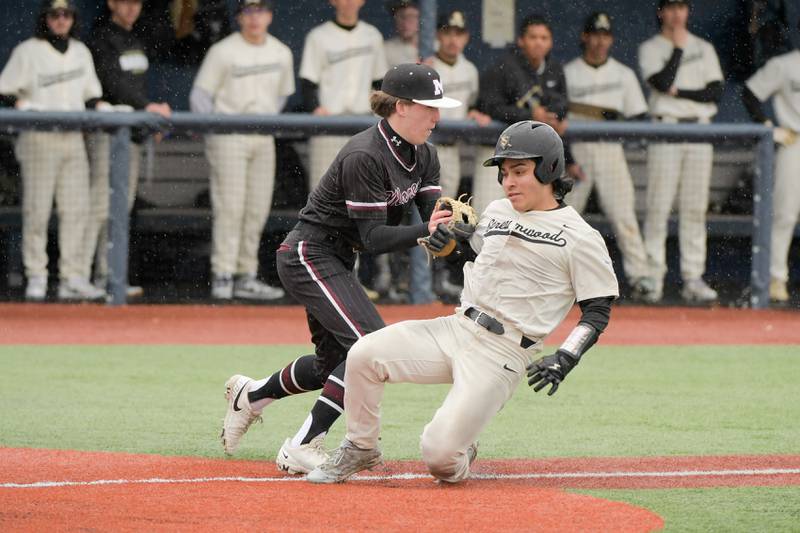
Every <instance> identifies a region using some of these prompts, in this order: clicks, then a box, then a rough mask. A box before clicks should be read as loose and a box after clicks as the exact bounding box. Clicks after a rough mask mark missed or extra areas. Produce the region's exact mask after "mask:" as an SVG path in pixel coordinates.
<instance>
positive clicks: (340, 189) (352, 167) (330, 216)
mask: <svg viewBox="0 0 800 533" xmlns="http://www.w3.org/2000/svg"><path fill="white" fill-rule="evenodd" d="M440 195H441V187H440V186H439V159H438V157H437V156H436V149H435V148H434V147H433V145H431V144H428V143H425V144H422V145H419V146H413V145H409V144H408V143H406V141H405V140H403V139H402V138H401V137H400V136H399V135H398V134H397V133H395V132H394V131H393V130H392V129H391V127H390V126H389V124H388V122H387V121H386V120H381V121H380V122H379V123H378V124H376V125H375V126H372V127H371V128H369V129H367V130H364V131H362V132H361V133H358V134H356V135H354V136H353V137H352V138H351V139H350V140H349V141H348V143H347V144H346V145H345V146H344V148H342V150H341V151H340V152H339V154H338V155H337V156H336V158H335V159H334V160H333V163H331V166H330V167H329V168H328V170H327V172H325V175H324V176H323V177H322V179H321V181H320V183H319V185H318V186H317V188H316V189H314V191H312V192H311V194H310V195H309V197H308V202H307V203H306V206H305V207H304V208H303V209H302V210H301V211H300V217H299V218H300V220H301V221H302V222H307V223H311V224H315V225H317V226H323V227H326V228H330V229H331V230H332V231H335V232H338V233H339V234H341V235H342V236H343V237H344V238H345V239H347V241H348V242H349V243H350V244H352V245H353V246H354V247H356V248H359V249H361V248H363V243H362V240H361V236H360V234H359V230H358V225H357V221H358V220H373V221H377V222H379V223H381V224H384V225H388V226H397V225H398V224H400V222H401V220H402V219H403V216H404V215H405V213H406V212H407V211H408V210H409V209H410V207H411V202H412V201H414V202H416V203H417V205H418V207H419V208H420V212H421V213H422V217H423V219H424V220H427V218H428V217H430V212H431V209H432V206H433V202H435V200H436V199H437V198H438V197H439V196H440Z"/></svg>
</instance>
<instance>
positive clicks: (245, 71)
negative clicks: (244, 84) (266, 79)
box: [231, 63, 281, 78]
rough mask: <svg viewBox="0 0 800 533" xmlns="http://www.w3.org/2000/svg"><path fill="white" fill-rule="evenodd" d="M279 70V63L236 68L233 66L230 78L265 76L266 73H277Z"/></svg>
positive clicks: (236, 66)
mask: <svg viewBox="0 0 800 533" xmlns="http://www.w3.org/2000/svg"><path fill="white" fill-rule="evenodd" d="M280 70H281V64H280V63H269V64H266V65H249V66H238V65H234V67H233V68H232V69H231V76H232V77H234V78H244V77H246V76H257V75H259V74H266V73H267V72H279V71H280Z"/></svg>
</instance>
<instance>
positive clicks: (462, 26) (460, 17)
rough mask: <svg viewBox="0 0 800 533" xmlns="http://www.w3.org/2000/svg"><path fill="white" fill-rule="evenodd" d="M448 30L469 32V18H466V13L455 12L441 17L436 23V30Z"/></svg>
mask: <svg viewBox="0 0 800 533" xmlns="http://www.w3.org/2000/svg"><path fill="white" fill-rule="evenodd" d="M447 28H455V29H457V30H462V31H467V18H466V17H465V16H464V12H463V11H459V10H455V11H449V12H447V13H443V14H442V15H440V16H439V20H438V22H437V23H436V29H437V30H444V29H447Z"/></svg>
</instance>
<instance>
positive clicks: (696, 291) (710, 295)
mask: <svg viewBox="0 0 800 533" xmlns="http://www.w3.org/2000/svg"><path fill="white" fill-rule="evenodd" d="M681 297H682V298H683V299H684V300H685V301H687V302H694V303H712V302H716V301H717V299H718V298H719V295H718V294H717V291H715V290H714V289H712V288H711V287H709V286H708V284H707V283H706V282H705V281H704V280H703V278H697V279H690V280H686V281H684V283H683V289H682V290H681Z"/></svg>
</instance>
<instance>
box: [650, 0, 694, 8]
mask: <svg viewBox="0 0 800 533" xmlns="http://www.w3.org/2000/svg"><path fill="white" fill-rule="evenodd" d="M675 4H683V5H686V6H688V5H689V0H658V9H661V8H663V7H666V6H672V5H675Z"/></svg>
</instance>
